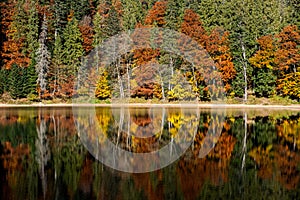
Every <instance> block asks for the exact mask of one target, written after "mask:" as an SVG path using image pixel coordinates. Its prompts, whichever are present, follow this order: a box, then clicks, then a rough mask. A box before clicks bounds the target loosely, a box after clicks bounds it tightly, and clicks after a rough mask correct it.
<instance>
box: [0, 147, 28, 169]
mask: <svg viewBox="0 0 300 200" xmlns="http://www.w3.org/2000/svg"><path fill="white" fill-rule="evenodd" d="M29 153H30V149H29V146H28V145H27V144H26V145H25V144H19V145H18V146H17V147H12V145H11V143H10V142H5V143H4V150H3V154H2V155H1V157H0V158H1V160H3V167H4V169H8V170H16V169H18V170H21V167H22V165H21V162H22V160H23V157H24V156H29Z"/></svg>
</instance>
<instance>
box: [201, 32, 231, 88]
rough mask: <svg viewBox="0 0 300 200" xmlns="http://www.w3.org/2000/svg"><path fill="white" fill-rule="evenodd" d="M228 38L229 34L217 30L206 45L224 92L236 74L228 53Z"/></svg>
mask: <svg viewBox="0 0 300 200" xmlns="http://www.w3.org/2000/svg"><path fill="white" fill-rule="evenodd" d="M228 36H229V32H227V31H224V30H222V29H218V28H217V29H214V30H213V31H212V33H211V34H210V35H209V37H208V40H207V43H206V50H207V51H208V53H209V54H210V56H211V57H212V59H213V60H214V61H215V64H216V67H217V68H218V70H219V71H220V72H221V75H222V80H223V82H224V86H225V89H226V91H228V90H229V89H230V81H231V80H232V79H233V78H234V76H235V74H236V71H235V69H234V65H233V62H232V59H233V58H232V55H231V53H230V48H229V39H228Z"/></svg>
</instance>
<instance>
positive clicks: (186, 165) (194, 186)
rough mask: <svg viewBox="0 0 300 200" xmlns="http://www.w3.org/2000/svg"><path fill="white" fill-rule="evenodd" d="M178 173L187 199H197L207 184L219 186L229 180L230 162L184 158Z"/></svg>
mask: <svg viewBox="0 0 300 200" xmlns="http://www.w3.org/2000/svg"><path fill="white" fill-rule="evenodd" d="M188 153H189V152H187V154H188ZM187 154H186V155H187ZM176 171H177V174H178V175H179V178H180V183H181V186H180V187H181V189H182V192H183V194H184V198H185V199H197V197H198V196H199V194H200V193H201V190H202V186H203V185H204V184H205V183H206V182H210V183H211V184H213V185H215V186H217V185H221V184H224V182H226V181H227V180H228V162H226V163H225V162H219V161H216V160H209V159H207V158H203V159H199V158H197V157H191V158H188V159H185V158H183V159H181V160H180V161H179V163H178V167H177V170H176Z"/></svg>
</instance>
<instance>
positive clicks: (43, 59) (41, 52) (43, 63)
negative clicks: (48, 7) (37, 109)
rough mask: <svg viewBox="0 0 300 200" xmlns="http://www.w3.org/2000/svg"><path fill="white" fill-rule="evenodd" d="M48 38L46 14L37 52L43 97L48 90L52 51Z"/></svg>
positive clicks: (37, 71) (37, 65)
mask: <svg viewBox="0 0 300 200" xmlns="http://www.w3.org/2000/svg"><path fill="white" fill-rule="evenodd" d="M46 38H47V20H46V16H45V15H44V20H43V24H42V32H41V34H40V37H39V48H38V50H37V52H36V55H37V57H36V73H37V75H38V78H37V84H38V91H39V98H40V99H41V97H42V95H43V94H44V93H45V91H46V86H47V80H46V78H47V73H48V69H49V64H50V53H49V51H48V48H47V45H46Z"/></svg>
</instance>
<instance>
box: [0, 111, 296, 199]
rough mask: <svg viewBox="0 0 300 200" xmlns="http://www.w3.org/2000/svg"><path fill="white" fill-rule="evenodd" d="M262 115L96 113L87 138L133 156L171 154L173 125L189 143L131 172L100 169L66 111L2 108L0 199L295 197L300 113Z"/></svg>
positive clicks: (174, 138) (175, 139)
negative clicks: (166, 161) (94, 128)
mask: <svg viewBox="0 0 300 200" xmlns="http://www.w3.org/2000/svg"><path fill="white" fill-rule="evenodd" d="M268 112H269V111H262V112H261V113H257V112H256V111H255V112H254V111H234V110H232V111H230V110H229V111H227V115H226V120H225V121H224V122H219V119H218V114H217V112H216V113H212V112H211V110H199V112H195V111H191V112H190V111H189V112H188V111H186V112H185V111H184V112H183V111H182V110H178V109H171V108H163V109H140V108H130V109H123V111H122V110H120V109H118V108H110V107H107V108H99V109H97V110H96V120H97V123H98V125H99V126H98V128H99V130H101V133H103V134H102V135H88V136H89V139H90V141H98V143H95V144H98V145H101V144H102V143H103V142H105V141H106V140H109V141H111V142H112V143H113V144H115V145H117V146H118V147H119V148H122V149H124V150H127V151H130V152H137V153H142V152H152V151H155V150H158V149H160V148H162V147H165V146H167V145H168V144H169V143H171V144H172V145H170V146H168V148H169V149H168V150H169V152H170V153H176V152H177V151H178V149H180V148H181V146H180V143H178V134H179V133H180V130H184V133H185V139H186V140H187V141H191V143H190V146H189V147H188V148H187V150H186V151H185V152H184V155H182V156H181V157H180V158H179V159H178V160H176V161H175V162H174V163H172V164H171V165H169V166H167V167H164V168H162V169H160V170H157V171H153V172H148V173H140V174H131V173H124V172H120V171H117V170H114V169H111V168H109V167H106V166H104V165H103V164H101V162H99V161H97V160H96V159H95V158H94V157H93V156H92V155H91V154H90V153H89V151H87V150H86V149H85V148H84V146H83V144H82V141H81V137H82V135H81V134H83V133H78V132H77V131H76V130H77V129H76V126H78V125H79V124H78V123H79V122H78V121H76V123H74V115H73V112H72V109H69V108H51V109H50V108H49V109H48V108H44V109H35V108H26V109H25V108H24V109H21V108H18V109H2V110H1V116H0V133H1V134H0V142H1V143H0V170H1V173H0V181H1V184H0V185H1V192H0V198H1V199H62V198H63V199H69V198H71V199H75V198H76V199H198V198H201V199H202V198H203V199H219V198H226V199H227V198H231V199H241V198H242V199H250V198H251V199H253V198H254V199H256V198H257V199H258V198H265V197H268V198H271V199H295V198H297V197H298V196H299V192H300V190H299V181H300V171H299V170H300V168H299V163H300V154H299V145H300V142H299V141H300V137H299V130H300V123H299V122H300V113H299V112H297V111H295V112H292V111H288V112H282V113H280V114H279V113H278V111H277V112H276V114H274V113H273V114H272V113H271V114H269V113H268ZM126 113H127V114H126ZM83 121H84V120H83ZM83 121H82V122H83ZM194 123H196V127H197V129H196V131H193V127H194ZM184 124H188V125H184ZM85 125H86V128H87V129H88V128H89V126H87V125H88V124H85ZM83 126H84V124H83ZM211 126H212V127H214V126H215V127H216V128H219V127H221V129H222V132H221V134H220V137H214V135H210V134H209V133H208V130H209V127H211ZM182 128H183V129H182ZM210 136H211V137H210ZM215 136H216V135H215ZM205 139H207V141H210V142H207V143H204V140H205ZM212 147H213V148H212ZM93 148H94V149H97V148H99V146H97V145H96V146H94V147H93ZM206 151H208V152H209V153H208V154H207V155H206V156H201V152H206ZM98 153H99V152H98ZM112 155H113V154H112ZM124 162H125V161H124ZM141 162H147V160H141ZM128 163H130V160H128V161H127V164H128ZM149 164H150V163H149Z"/></svg>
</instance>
